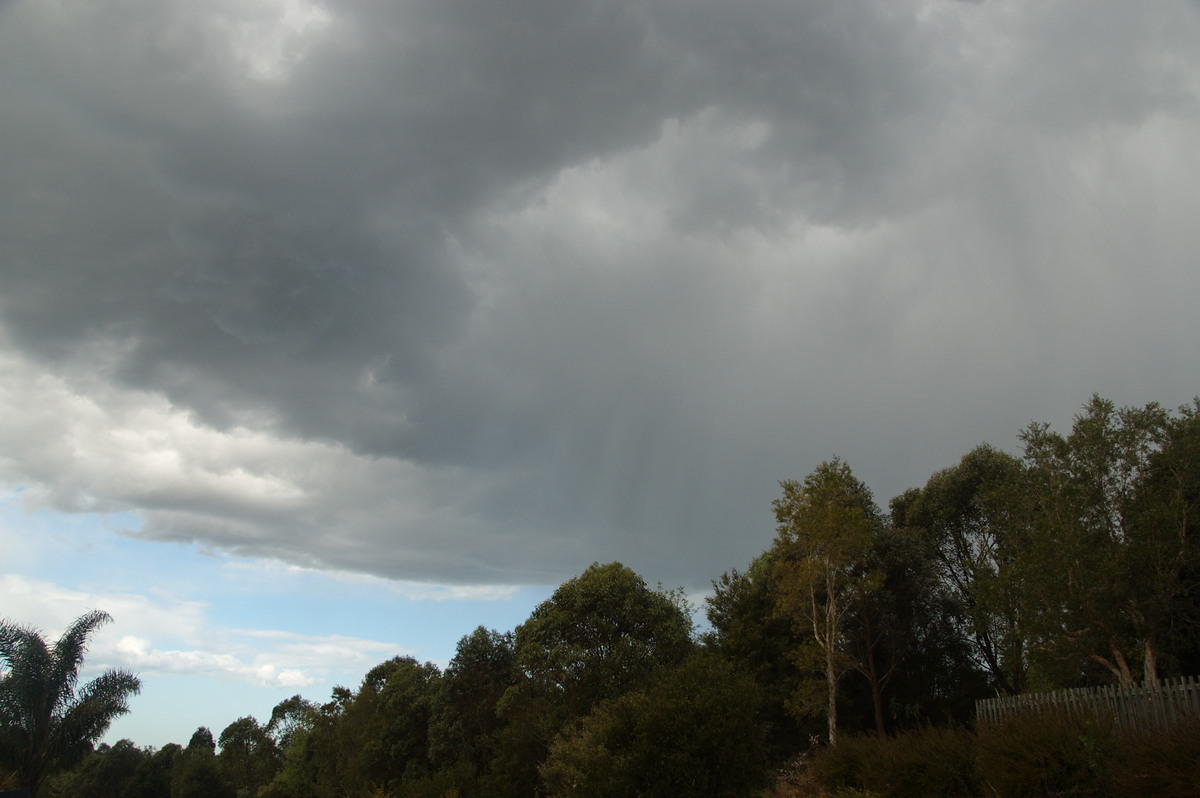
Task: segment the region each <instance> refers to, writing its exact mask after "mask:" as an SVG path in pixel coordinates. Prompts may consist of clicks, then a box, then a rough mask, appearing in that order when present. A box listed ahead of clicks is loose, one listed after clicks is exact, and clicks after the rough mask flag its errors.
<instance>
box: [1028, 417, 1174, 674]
mask: <svg viewBox="0 0 1200 798" xmlns="http://www.w3.org/2000/svg"><path fill="white" fill-rule="evenodd" d="M1171 427H1172V416H1171V414H1170V413H1169V412H1168V411H1166V410H1164V409H1163V408H1161V407H1159V406H1158V405H1157V404H1154V403H1151V404H1148V405H1146V406H1145V407H1124V408H1119V409H1118V408H1117V407H1116V406H1115V405H1114V404H1113V403H1112V402H1111V401H1109V400H1107V399H1103V398H1101V397H1100V396H1093V397H1092V398H1091V400H1090V401H1089V402H1088V403H1087V404H1086V405H1084V408H1083V412H1082V413H1080V414H1079V415H1077V416H1076V417H1075V419H1074V422H1073V424H1072V426H1071V431H1070V432H1069V433H1068V434H1066V435H1063V434H1060V433H1057V432H1055V431H1053V430H1052V429H1050V427H1049V425H1047V424H1031V425H1030V426H1029V427H1028V428H1026V429H1025V431H1024V432H1023V433H1022V434H1021V440H1022V442H1023V443H1024V445H1025V461H1026V467H1027V469H1028V474H1029V476H1030V479H1029V480H1028V482H1027V488H1026V490H1025V496H1026V497H1027V499H1028V500H1029V501H1030V502H1032V508H1031V509H1032V512H1031V513H1030V515H1029V518H1030V519H1031V523H1032V531H1033V535H1032V538H1031V541H1032V543H1033V546H1032V547H1031V548H1030V550H1029V555H1030V557H1029V560H1028V563H1029V567H1028V569H1027V575H1028V579H1029V580H1030V582H1031V584H1034V585H1036V588H1037V589H1036V591H1034V595H1036V596H1037V597H1038V599H1039V600H1040V601H1039V605H1038V613H1037V617H1038V618H1039V619H1040V621H1041V634H1042V638H1043V639H1042V643H1041V646H1042V648H1044V649H1045V651H1046V652H1047V653H1048V654H1051V655H1053V656H1054V657H1055V658H1056V659H1057V660H1058V661H1059V662H1061V663H1063V664H1064V665H1063V666H1064V667H1074V668H1079V667H1081V666H1083V665H1086V664H1088V663H1091V664H1092V665H1098V666H1100V667H1101V668H1103V669H1104V670H1105V671H1107V672H1108V673H1109V674H1111V676H1112V677H1115V678H1116V679H1117V680H1118V681H1119V682H1120V683H1122V684H1126V685H1130V684H1133V683H1134V682H1135V681H1137V680H1138V678H1139V676H1140V678H1142V679H1150V680H1153V679H1156V678H1157V677H1158V648H1159V638H1160V636H1161V635H1162V633H1163V628H1162V627H1163V620H1164V619H1163V616H1162V613H1160V612H1159V611H1158V607H1157V606H1156V596H1157V595H1160V594H1162V593H1164V592H1166V593H1169V592H1171V590H1172V585H1171V584H1170V583H1171V581H1172V580H1173V579H1174V575H1173V574H1170V573H1166V572H1159V573H1155V572H1154V570H1153V569H1152V568H1150V567H1148V566H1149V565H1150V563H1148V562H1147V561H1146V560H1145V558H1144V557H1145V555H1147V554H1151V553H1152V552H1153V551H1154V550H1155V549H1160V548H1161V545H1162V544H1163V543H1164V542H1167V541H1169V540H1170V539H1171V536H1172V535H1174V532H1173V531H1172V530H1165V529H1164V528H1163V527H1162V526H1161V525H1159V526H1146V525H1141V526H1139V524H1138V518H1139V512H1138V507H1137V498H1138V496H1139V494H1140V493H1141V492H1142V488H1143V486H1144V485H1145V484H1146V482H1147V479H1148V478H1149V477H1150V476H1151V474H1152V472H1153V470H1154V467H1155V464H1156V463H1159V462H1161V454H1162V452H1163V444H1164V443H1166V442H1167V441H1168V438H1169V433H1170V430H1171ZM1140 515H1141V517H1142V518H1145V519H1149V518H1151V517H1152V514H1149V515H1148V514H1146V513H1145V511H1143V512H1142V513H1141V514H1140ZM1139 660H1140V663H1139ZM1075 663H1078V664H1075ZM1139 665H1140V667H1139Z"/></svg>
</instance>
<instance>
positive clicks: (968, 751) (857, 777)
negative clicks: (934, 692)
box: [811, 726, 980, 798]
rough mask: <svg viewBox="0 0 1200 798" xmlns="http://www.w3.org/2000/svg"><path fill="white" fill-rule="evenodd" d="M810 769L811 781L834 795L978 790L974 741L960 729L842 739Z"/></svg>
mask: <svg viewBox="0 0 1200 798" xmlns="http://www.w3.org/2000/svg"><path fill="white" fill-rule="evenodd" d="M811 768H812V773H813V776H814V778H815V780H816V781H817V782H818V783H819V784H821V785H822V786H824V787H825V788H826V789H827V790H829V791H831V792H835V793H837V794H845V793H847V792H848V791H856V790H857V791H863V792H865V793H867V794H871V795H880V796H889V798H893V797H894V798H908V797H909V796H912V798H926V797H927V796H931V795H939V796H970V795H978V794H979V789H980V788H979V776H978V772H977V770H976V767H975V745H974V738H973V735H971V733H970V732H969V731H967V730H965V729H962V728H960V727H953V728H936V727H931V726H926V727H923V728H920V729H916V730H914V731H911V732H906V733H904V734H900V735H896V736H893V737H879V736H877V735H874V734H868V735H859V736H852V737H845V738H843V739H842V740H841V741H840V742H839V743H838V744H837V746H836V747H832V748H822V749H820V750H819V751H817V752H816V753H815V754H814V755H813V757H812V765H811Z"/></svg>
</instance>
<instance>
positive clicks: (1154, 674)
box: [1142, 640, 1158, 682]
mask: <svg viewBox="0 0 1200 798" xmlns="http://www.w3.org/2000/svg"><path fill="white" fill-rule="evenodd" d="M1143 645H1144V646H1145V657H1144V659H1143V660H1142V681H1146V682H1157V681H1158V652H1156V651H1155V650H1154V643H1153V642H1152V641H1150V640H1147V641H1145V643H1143Z"/></svg>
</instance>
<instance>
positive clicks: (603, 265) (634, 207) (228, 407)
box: [0, 0, 1200, 745]
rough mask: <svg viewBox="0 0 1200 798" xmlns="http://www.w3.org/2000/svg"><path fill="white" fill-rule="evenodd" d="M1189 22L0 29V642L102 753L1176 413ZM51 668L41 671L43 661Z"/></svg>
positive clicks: (484, 16)
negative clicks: (1142, 418)
mask: <svg viewBox="0 0 1200 798" xmlns="http://www.w3.org/2000/svg"><path fill="white" fill-rule="evenodd" d="M1197 42H1200V3H1198V2H1187V1H1185V0H1143V2H1138V3H1130V2H1127V0H1055V2H1046V1H1045V0H983V1H982V2H964V1H962V0H836V1H835V0H746V2H738V3H733V2H728V0H576V1H575V2H570V3H564V2H561V1H560V0H405V1H404V2H384V1H383V0H328V1H327V2H316V1H314V0H105V1H104V2H95V1H94V0H87V2H84V0H0V242H2V246H0V616H3V617H7V618H10V619H12V620H15V621H17V622H20V623H25V624H31V625H34V626H36V627H38V628H39V629H42V630H43V631H44V632H45V633H46V634H47V636H48V637H55V636H57V634H58V633H59V632H60V631H61V630H62V629H63V628H64V627H65V625H66V624H67V623H68V622H69V621H70V620H71V619H72V618H75V617H77V616H78V615H80V614H82V613H83V612H84V611H86V610H88V609H92V608H99V609H104V610H106V611H108V612H109V613H110V614H112V616H113V618H114V622H113V623H111V624H109V625H108V626H106V627H104V628H103V629H102V630H101V631H100V632H98V633H97V635H96V636H95V638H94V641H93V647H92V649H91V652H90V654H89V660H88V663H89V665H88V667H89V668H90V669H91V670H90V671H88V673H95V672H98V670H99V669H102V668H104V667H124V668H128V669H130V670H133V671H135V672H137V673H139V674H140V675H141V676H142V680H143V685H144V689H143V692H142V694H141V695H140V696H138V697H136V698H134V699H133V701H132V703H131V707H132V710H133V711H132V712H131V713H130V715H128V716H126V717H125V718H123V719H121V720H120V721H118V722H117V723H116V724H114V726H113V729H112V730H111V732H110V735H109V736H110V738H111V739H116V738H118V737H122V736H125V737H130V738H131V739H133V740H134V741H135V742H137V743H139V744H152V745H162V744H164V743H166V742H170V741H175V742H186V741H187V739H188V738H189V737H190V735H191V733H192V731H194V730H195V728H196V727H197V726H198V725H207V726H209V727H210V728H211V729H212V730H213V732H214V733H215V734H218V733H219V731H220V730H221V729H222V728H224V726H226V725H227V724H228V723H230V722H232V721H233V720H235V719H237V718H238V717H240V716H243V715H254V716H256V717H258V718H259V719H260V720H264V721H265V720H266V718H267V717H269V714H270V709H271V707H272V706H273V705H274V704H275V703H277V702H278V701H280V700H282V699H284V698H287V697H288V696H290V695H293V694H296V693H300V694H303V695H305V696H306V697H309V698H310V699H312V700H326V699H327V698H328V695H329V691H330V689H331V687H332V686H333V685H335V684H344V685H347V686H351V687H353V686H354V685H356V684H357V682H358V681H359V680H361V678H362V675H363V674H364V673H365V672H366V671H367V670H368V669H369V668H370V667H371V666H373V665H374V664H377V663H379V662H382V661H383V660H385V659H387V658H389V657H392V656H396V655H409V656H414V657H417V658H418V659H421V660H429V661H433V662H435V663H437V664H439V665H443V666H444V665H445V664H446V662H448V661H449V659H450V658H451V657H452V656H453V653H454V645H455V643H456V642H457V640H458V639H460V638H461V637H462V636H464V635H466V634H468V633H469V632H470V631H471V630H472V629H474V628H475V627H476V626H479V625H483V626H487V627H489V628H494V629H498V630H501V631H505V630H509V629H512V628H514V627H515V626H516V625H518V624H519V623H521V621H522V620H524V619H525V618H526V617H527V616H528V614H529V612H530V611H531V610H532V609H533V607H535V606H536V605H537V603H538V602H540V601H542V600H544V599H545V598H546V597H547V596H549V595H550V593H551V592H552V591H553V589H554V587H555V586H556V585H557V584H559V583H561V582H562V581H563V580H565V579H568V578H570V577H572V576H574V575H576V574H578V573H579V572H581V571H582V570H583V569H584V568H586V567H587V566H588V565H589V564H590V563H592V562H597V561H599V562H609V561H613V560H618V561H621V562H623V563H625V564H626V565H628V566H630V567H631V568H633V569H635V570H636V571H637V572H638V573H639V574H641V575H642V576H643V577H644V578H645V579H646V581H647V582H648V583H649V584H650V585H655V584H658V583H662V584H663V585H665V586H669V587H673V586H681V587H684V588H685V589H686V590H687V591H689V592H692V593H693V594H694V595H696V596H700V595H701V594H702V593H703V592H704V590H706V589H707V588H708V587H709V586H710V584H711V580H712V579H714V578H716V577H718V576H719V575H720V574H721V573H722V572H724V571H727V570H729V569H731V568H744V567H745V566H746V564H748V563H749V562H750V560H751V559H753V557H754V556H755V555H757V554H758V553H759V552H761V551H762V550H763V549H765V548H766V547H767V546H769V545H770V542H771V539H772V538H773V536H774V523H773V518H772V513H771V500H772V499H773V498H774V497H775V496H776V495H777V493H778V490H779V486H778V481H779V480H782V479H801V478H803V477H804V476H805V475H806V474H807V473H809V472H810V471H811V470H812V469H813V468H814V467H816V466H817V465H818V464H819V463H820V462H822V461H823V460H827V459H829V458H831V457H834V456H840V457H841V458H843V459H844V460H846V461H847V462H848V463H849V465H850V466H851V468H852V469H853V470H854V472H855V474H856V475H857V476H858V477H859V478H860V479H862V480H863V481H864V482H865V483H866V484H867V485H868V486H869V487H870V488H871V489H872V490H873V491H874V494H875V497H876V499H877V501H878V502H879V503H880V504H881V505H883V506H886V503H887V501H888V500H889V499H890V498H891V497H893V496H895V495H897V494H899V493H901V492H902V491H904V490H905V489H907V488H910V487H915V486H919V485H922V484H924V482H925V481H926V480H927V479H928V478H929V476H930V475H931V474H932V473H933V472H934V471H936V470H938V469H940V468H944V467H947V466H950V465H953V464H954V463H956V462H957V460H958V459H959V458H960V457H961V456H962V455H963V454H965V453H966V452H967V451H969V450H970V449H971V448H973V447H974V446H975V445H977V444H979V443H981V442H984V441H986V442H989V443H992V444H993V445H995V446H997V447H1000V448H1003V449H1007V450H1010V451H1018V448H1017V447H1018V441H1017V434H1018V432H1019V431H1020V429H1021V428H1022V427H1024V426H1025V425H1027V424H1028V423H1029V422H1031V421H1034V420H1037V421H1047V422H1050V423H1051V424H1053V425H1055V426H1056V427H1058V428H1063V427H1065V426H1067V425H1069V423H1070V420H1071V417H1072V415H1073V414H1074V413H1075V412H1077V411H1078V410H1079V409H1080V407H1081V406H1082V405H1083V403H1084V402H1086V401H1087V399H1088V398H1089V397H1090V396H1091V395H1092V394H1093V393H1099V394H1101V395H1103V396H1105V397H1107V398H1109V399H1112V400H1113V401H1115V402H1116V403H1117V404H1119V405H1140V404H1145V403H1148V402H1151V401H1154V402H1159V403H1161V404H1163V405H1166V406H1168V407H1174V406H1178V405H1181V404H1184V403H1187V402H1189V401H1191V399H1192V398H1193V397H1194V396H1196V395H1197V394H1198V393H1200V379H1198V377H1200V347H1197V345H1196V342H1197V341H1198V340H1200V314H1198V313H1196V302H1197V299H1198V298H1200V268H1197V256H1198V254H1200V224H1197V221H1196V220H1197V219H1200V157H1197V153H1200V46H1197ZM86 675H87V674H86V673H85V676H86Z"/></svg>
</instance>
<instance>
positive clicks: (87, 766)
mask: <svg viewBox="0 0 1200 798" xmlns="http://www.w3.org/2000/svg"><path fill="white" fill-rule="evenodd" d="M149 758H150V755H149V754H148V753H146V752H145V751H142V750H141V749H140V748H138V747H137V746H136V745H134V744H133V742H132V741H131V740H118V741H117V742H116V743H114V744H113V745H108V744H107V743H101V744H100V746H99V747H98V748H97V749H96V750H95V751H93V752H92V753H90V754H88V755H87V756H85V757H84V758H83V759H82V760H81V761H80V762H79V763H78V764H77V765H76V766H75V767H74V768H72V769H71V770H69V771H64V772H61V773H59V774H57V775H54V776H50V777H49V778H48V779H47V780H46V782H45V784H44V786H43V788H42V794H43V795H46V796H49V797H50V798H54V797H55V796H63V797H64V798H114V796H120V795H121V794H122V792H123V791H124V789H125V787H126V785H127V784H129V782H131V781H132V780H133V777H134V774H135V773H136V772H137V768H138V766H139V765H140V764H141V763H142V762H143V761H145V760H147V759H149Z"/></svg>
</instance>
